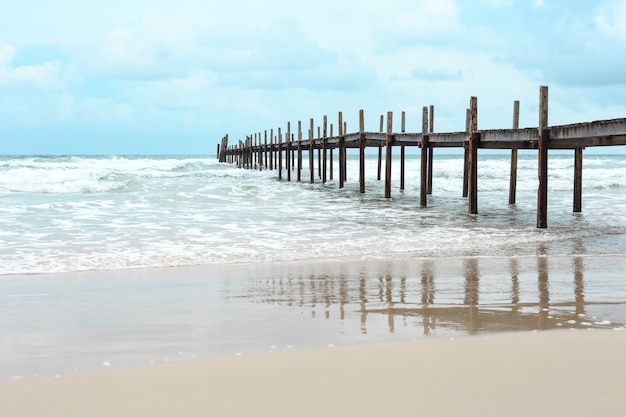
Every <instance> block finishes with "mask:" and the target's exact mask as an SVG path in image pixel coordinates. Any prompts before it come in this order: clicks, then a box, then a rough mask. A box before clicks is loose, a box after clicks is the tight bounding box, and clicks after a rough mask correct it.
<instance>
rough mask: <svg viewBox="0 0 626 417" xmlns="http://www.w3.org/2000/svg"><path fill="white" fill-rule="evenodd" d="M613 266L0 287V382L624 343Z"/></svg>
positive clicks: (125, 273) (128, 275)
mask: <svg viewBox="0 0 626 417" xmlns="http://www.w3.org/2000/svg"><path fill="white" fill-rule="evenodd" d="M624 267H626V259H624V258H623V257H589V256H575V257H545V256H539V257H537V256H529V257H514V258H441V259H421V260H413V261H409V260H401V259H395V260H384V261H359V260H353V261H345V262H343V261H342V262H338V261H331V262H315V263H302V262H296V263H274V264H246V265H230V266H229V265H224V266H213V267H186V268H166V269H137V270H120V271H111V272H102V271H101V272H81V273H72V274H67V273H66V274H60V275H57V274H49V275H39V276H31V277H29V279H24V277H23V276H6V277H3V278H1V281H0V283H1V284H2V292H1V293H0V328H2V338H1V339H0V378H3V379H7V378H12V377H18V376H19V377H32V376H35V375H67V374H70V373H76V372H90V371H96V370H106V369H119V368H126V367H137V366H149V365H151V364H155V363H164V362H185V361H192V360H196V359H201V358H206V357H211V356H229V355H237V354H251V353H264V352H273V351H284V350H291V349H311V348H327V347H328V346H341V345H352V344H359V343H373V342H385V341H399V340H413V339H419V338H433V337H434V338H451V337H462V336H466V335H487V334H491V333H494V332H502V331H535V330H551V329H574V330H578V331H590V330H593V329H616V330H626V294H625V293H624V291H623V287H624V278H623V274H622V273H621V271H622V270H624Z"/></svg>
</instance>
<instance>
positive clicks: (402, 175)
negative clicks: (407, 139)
mask: <svg viewBox="0 0 626 417" xmlns="http://www.w3.org/2000/svg"><path fill="white" fill-rule="evenodd" d="M405 121H406V112H402V122H401V126H400V131H401V132H402V133H404V132H405ZM400 190H404V145H401V146H400Z"/></svg>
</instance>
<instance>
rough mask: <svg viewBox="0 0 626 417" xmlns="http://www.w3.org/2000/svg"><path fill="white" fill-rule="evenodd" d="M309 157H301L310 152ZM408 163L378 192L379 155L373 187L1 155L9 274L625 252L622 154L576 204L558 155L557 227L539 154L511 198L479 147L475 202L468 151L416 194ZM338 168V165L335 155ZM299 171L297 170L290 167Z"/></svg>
mask: <svg viewBox="0 0 626 417" xmlns="http://www.w3.org/2000/svg"><path fill="white" fill-rule="evenodd" d="M305 165H306V164H305ZM406 165H407V171H406V189H405V190H404V191H400V190H399V164H397V163H396V164H394V166H393V173H392V186H393V191H392V198H391V199H385V198H384V197H383V181H377V179H376V160H375V159H373V158H369V159H368V160H367V169H368V171H367V177H366V194H360V193H359V190H358V184H357V183H356V178H357V174H358V161H357V159H356V158H354V155H352V156H351V159H350V160H349V163H348V182H347V183H346V187H345V188H344V189H339V188H338V184H337V178H335V179H333V180H332V181H329V182H328V183H327V184H326V185H322V184H320V182H319V179H318V178H316V183H315V184H309V183H308V178H309V176H308V172H307V171H306V170H304V171H303V174H302V178H303V179H304V181H303V182H301V183H297V182H295V181H292V182H291V183H288V182H287V181H286V180H285V178H286V172H283V174H284V175H283V181H277V178H276V177H277V173H276V171H269V170H266V171H257V170H244V169H237V168H236V167H234V166H232V165H229V164H218V163H217V161H215V159H214V158H213V157H206V158H205V157H2V158H0V198H1V199H2V200H1V204H0V214H1V216H0V226H1V227H0V243H1V244H2V245H1V246H0V274H19V273H41V272H43V273H45V272H59V271H73V270H91V269H116V268H134V267H152V266H179V265H197V264H216V263H233V262H256V261H263V262H265V261H278V260H304V259H312V258H333V257H354V258H363V257H365V258H367V257H376V258H385V257H388V258H393V257H398V256H400V257H446V256H466V255H471V256H499V255H507V256H509V255H522V256H523V255H536V254H551V255H559V254H585V253H593V254H603V253H623V252H624V250H625V249H626V248H625V246H626V219H625V218H624V216H623V213H624V212H626V183H623V180H622V179H623V178H626V157H624V156H613V157H607V156H597V157H596V156H589V157H586V159H585V165H584V167H585V171H584V172H583V177H584V182H583V187H584V191H583V214H582V215H572V213H571V199H572V194H571V187H572V175H573V174H572V169H573V168H572V167H573V165H572V158H571V156H570V155H557V156H553V157H551V159H550V169H551V170H550V182H549V184H550V196H549V219H548V222H549V229H548V230H538V229H536V228H535V227H534V226H535V220H536V212H535V200H536V169H537V168H536V159H535V157H534V156H524V155H522V156H521V157H520V162H519V172H518V191H519V192H518V198H517V201H518V202H517V204H516V205H515V206H509V205H508V204H507V199H508V169H509V159H508V155H489V156H487V157H485V158H484V160H480V161H479V214H478V215H469V214H468V213H467V200H466V199H464V198H463V197H462V196H461V190H462V183H461V181H462V175H463V174H462V166H463V164H462V157H461V156H460V155H454V156H450V155H445V156H444V155H441V156H438V155H437V154H436V155H435V163H434V180H433V194H432V195H431V196H429V203H428V204H429V206H428V207H427V208H425V209H424V208H420V207H419V164H418V161H417V158H415V157H414V156H413V158H412V159H409V160H408V161H407V164H406ZM334 172H335V177H336V176H337V175H338V172H339V170H338V167H337V166H335V170H334ZM292 177H293V178H294V179H295V173H294V175H293V176H292Z"/></svg>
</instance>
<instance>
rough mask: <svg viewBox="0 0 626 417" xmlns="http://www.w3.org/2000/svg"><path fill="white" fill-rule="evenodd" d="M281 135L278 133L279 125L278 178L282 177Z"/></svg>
mask: <svg viewBox="0 0 626 417" xmlns="http://www.w3.org/2000/svg"><path fill="white" fill-rule="evenodd" d="M282 147H283V135H281V133H280V127H279V128H278V179H279V180H282V179H283V151H282Z"/></svg>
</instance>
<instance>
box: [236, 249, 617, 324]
mask: <svg viewBox="0 0 626 417" xmlns="http://www.w3.org/2000/svg"><path fill="white" fill-rule="evenodd" d="M540 252H541V251H540ZM533 259H534V260H533ZM552 260H553V259H551V258H549V257H548V256H546V255H544V254H542V253H539V254H538V256H537V257H535V258H507V259H504V258H503V259H498V260H494V259H491V258H489V259H481V258H476V257H474V258H465V259H447V260H433V259H430V260H423V261H412V262H400V263H399V264H398V263H397V262H393V263H392V262H387V263H381V264H378V266H377V267H376V268H372V266H371V265H367V266H362V267H360V268H359V267H353V268H350V267H345V268H342V269H341V270H340V272H338V273H336V274H335V275H333V273H332V272H328V270H330V271H332V268H328V270H322V271H320V272H319V273H315V272H314V273H311V271H310V270H309V271H308V272H307V273H303V274H299V273H298V272H296V271H289V272H286V273H283V274H282V275H277V276H275V278H273V279H270V280H266V281H263V282H255V281H252V282H250V283H248V285H245V286H244V287H243V288H242V291H243V292H244V294H243V297H244V298H247V299H249V300H250V301H252V302H263V303H270V304H279V305H286V306H290V307H293V306H298V307H300V308H302V309H303V311H307V310H310V314H311V316H312V317H314V318H315V317H319V311H320V310H322V311H323V316H324V317H325V318H326V319H336V318H338V319H339V320H340V321H342V322H344V321H349V320H350V319H354V318H356V317H357V315H358V316H359V317H360V319H359V322H360V331H361V333H362V334H367V333H368V326H369V323H370V321H371V320H372V319H375V320H377V321H378V319H377V317H380V316H381V315H384V316H386V321H387V323H386V327H387V329H388V331H389V332H390V333H394V332H396V330H397V326H399V325H401V326H403V327H417V326H419V327H421V328H422V332H423V334H424V335H430V334H435V333H437V332H438V330H439V329H442V331H443V332H444V333H445V332H446V330H453V331H456V332H458V331H462V332H465V333H468V334H477V333H481V332H497V331H513V330H546V329H556V328H593V327H596V328H599V327H602V328H606V327H624V324H623V321H617V322H616V321H607V320H600V319H596V318H594V317H586V315H587V312H586V310H587V307H589V306H603V305H607V302H605V301H602V300H596V301H594V302H586V301H585V291H584V289H585V277H584V272H585V258H584V257H582V256H573V257H571V258H560V259H558V260H557V263H558V265H557V267H556V268H555V272H554V275H555V276H556V277H557V279H554V280H551V276H550V267H551V265H550V262H551V261H552ZM568 260H570V263H569V266H567V265H565V267H564V266H563V265H564V264H565V263H566V262H565V261H568ZM482 263H484V264H485V265H484V266H483V265H481V264H482ZM533 264H534V265H533ZM533 281H534V283H535V285H534V286H533V285H532V283H533ZM533 287H534V288H533ZM551 292H552V293H553V295H552V296H551ZM613 304H619V305H626V299H625V300H622V301H619V302H618V303H613ZM618 309H619V308H618ZM336 312H338V315H337V313H336Z"/></svg>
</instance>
